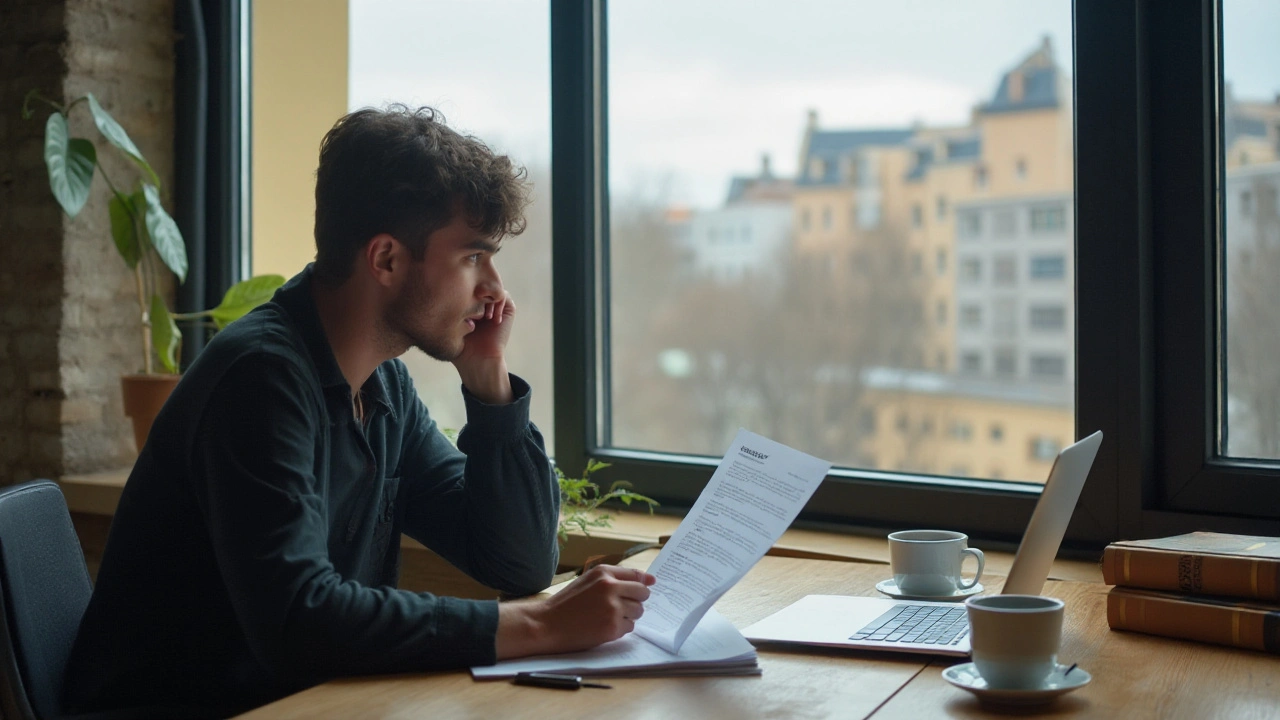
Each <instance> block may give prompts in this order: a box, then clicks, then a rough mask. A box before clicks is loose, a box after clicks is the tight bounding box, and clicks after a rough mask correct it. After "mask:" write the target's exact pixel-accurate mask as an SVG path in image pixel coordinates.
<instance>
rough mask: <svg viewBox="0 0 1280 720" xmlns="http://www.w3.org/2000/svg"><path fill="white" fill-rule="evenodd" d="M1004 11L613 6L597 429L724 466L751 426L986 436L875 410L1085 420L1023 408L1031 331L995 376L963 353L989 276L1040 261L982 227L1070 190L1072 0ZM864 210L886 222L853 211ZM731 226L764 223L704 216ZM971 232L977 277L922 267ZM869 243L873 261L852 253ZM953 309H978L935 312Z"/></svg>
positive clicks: (1029, 473)
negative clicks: (1021, 360)
mask: <svg viewBox="0 0 1280 720" xmlns="http://www.w3.org/2000/svg"><path fill="white" fill-rule="evenodd" d="M997 5H998V7H996V6H992V7H990V8H986V9H985V11H984V12H974V11H972V10H971V9H966V10H960V9H958V8H956V7H954V6H953V4H952V3H948V2H936V3H933V4H932V5H931V6H930V7H929V9H928V10H927V11H926V12H928V13H931V14H933V15H934V16H936V17H935V20H937V22H930V23H927V24H921V23H919V22H917V20H918V19H919V16H920V13H921V12H922V8H921V7H918V6H912V7H910V8H899V7H897V6H895V5H893V4H891V3H890V4H885V5H884V6H883V7H874V8H873V7H869V6H865V5H859V4H856V3H855V4H850V3H848V2H844V1H842V0H830V1H818V0H812V1H810V2H802V3H780V4H769V3H764V4H759V5H756V6H753V7H752V8H751V9H750V10H749V11H748V10H746V9H744V10H743V11H741V12H735V13H733V18H732V22H728V18H726V16H725V14H724V5H723V3H721V2H718V1H716V0H651V1H649V2H643V3H641V2H613V3H609V4H608V7H607V14H606V19H605V21H604V23H603V25H602V28H601V31H602V32H603V34H604V36H605V38H606V42H605V44H604V47H603V52H604V53H605V56H604V58H603V61H604V63H603V69H604V75H603V76H602V78H601V79H602V81H603V82H602V86H603V87H605V88H607V90H606V98H607V99H606V100H604V101H602V102H603V103H604V107H603V110H604V123H603V125H602V127H601V130H602V131H603V133H604V135H605V142H606V143H607V147H608V153H607V156H606V158H605V160H606V163H607V175H606V176H605V177H604V178H602V179H603V180H605V181H606V183H605V186H604V189H605V191H606V193H607V194H606V195H605V196H604V198H603V202H604V203H605V208H604V209H605V211H606V213H607V218H608V222H607V225H605V226H604V227H603V228H602V230H603V235H602V237H601V241H602V243H603V246H602V251H603V252H602V255H603V256H604V257H606V258H607V269H606V270H605V274H603V275H602V280H603V282H602V284H601V288H600V291H601V297H600V302H601V303H602V309H603V310H605V311H606V315H607V317H608V324H607V326H603V327H602V328H601V331H602V332H603V333H607V348H603V351H602V352H601V353H600V355H599V357H598V363H599V372H600V377H601V381H602V385H601V389H602V391H603V392H604V393H605V394H604V396H603V397H602V402H601V405H600V413H601V415H600V425H599V433H600V435H599V437H600V439H601V442H602V445H604V446H608V447H613V448H618V449H623V450H634V451H644V452H658V453H671V454H685V455H692V456H701V457H707V458H716V457H718V456H719V455H720V454H721V453H722V452H723V451H724V449H725V447H727V446H728V444H729V442H730V441H731V439H732V437H733V435H734V433H735V432H736V431H737V429H738V428H739V427H747V428H750V429H753V430H755V431H756V432H760V433H762V434H765V435H768V436H769V437H771V438H773V439H775V440H778V441H780V442H784V443H787V444H789V445H792V446H794V447H797V448H799V449H801V450H804V451H806V452H809V453H812V454H814V455H818V456H820V457H823V458H824V459H827V460H829V461H832V462H834V463H836V464H838V465H841V466H845V467H848V468H857V469H865V470H889V469H893V468H900V467H914V468H917V469H921V471H922V473H924V474H928V472H926V471H925V468H932V471H931V472H933V473H938V474H945V472H946V469H947V468H950V467H956V466H959V465H960V464H963V463H962V461H964V462H968V454H969V450H967V449H965V448H957V447H954V445H953V444H951V443H947V442H944V441H943V440H941V439H940V438H929V437H927V436H918V435H913V436H912V437H909V438H906V439H905V440H904V439H903V438H900V437H886V436H883V435H877V434H867V433H865V432H864V431H863V425H862V424H860V423H859V422H857V419H858V418H859V417H860V416H861V415H862V414H863V413H871V414H875V415H880V414H884V413H889V412H892V411H893V410H894V409H896V408H898V407H903V406H911V407H920V408H925V409H927V412H929V413H930V414H939V415H941V414H954V415H961V416H977V415H978V414H980V413H988V412H1005V413H1007V415H1008V416H1009V418H1010V419H1011V420H1012V421H1015V422H1017V423H1018V424H1020V425H1026V426H1028V427H1029V428H1030V427H1031V426H1035V427H1034V428H1032V429H1035V430H1036V431H1037V432H1042V433H1053V434H1069V433H1070V430H1071V428H1072V425H1073V408H1072V405H1071V403H1070V402H1069V401H1067V402H1063V398H1062V397H1061V396H1052V397H1050V396H1036V397H1037V399H1036V401H1035V402H1034V403H1029V402H1028V399H1027V392H1026V390H1025V389H1024V388H1023V387H1022V385H1024V384H1026V383H1027V382H1029V380H1027V379H1026V373H1025V372H1024V373H1023V374H1022V376H1023V377H1022V379H1020V378H1019V377H1018V374H1017V372H1016V367H1017V364H1016V362H1015V361H1014V358H1016V357H1017V356H1018V355H1020V354H1023V353H1025V352H1026V351H1027V348H1020V347H1003V348H1001V349H1000V351H999V352H998V353H997V354H996V360H995V361H994V362H992V363H991V364H990V365H989V367H990V371H989V373H988V374H987V375H986V376H981V373H979V377H978V378H976V380H977V381H978V382H977V383H975V382H973V381H974V380H975V378H973V377H972V375H973V373H972V372H968V373H966V374H965V375H964V376H961V374H960V373H959V370H960V368H957V367H953V366H948V365H947V364H945V359H946V358H951V357H955V355H956V349H957V347H958V345H964V344H966V343H967V342H968V341H970V340H972V341H973V342H972V343H968V344H979V343H982V342H985V341H988V340H989V339H990V338H989V329H988V328H986V327H985V326H984V324H983V322H982V318H983V316H984V315H986V314H988V313H990V309H991V306H992V303H993V301H994V299H993V298H992V297H991V288H992V287H994V286H1002V287H1005V288H1006V293H1007V292H1009V291H1013V292H1016V285H1017V284H1018V283H1017V274H1018V266H1019V265H1020V264H1021V263H1023V262H1025V260H1023V259H1022V258H1020V257H1019V256H1016V255H1014V254H1011V253H1010V251H1009V246H1008V245H1007V244H1006V245H1005V246H1003V247H1002V248H999V250H998V251H997V248H996V247H995V245H994V243H991V242H987V241H984V240H983V239H981V227H982V225H983V219H984V218H985V217H988V216H990V215H991V213H992V208H994V207H999V208H1000V212H1001V213H1003V214H1006V215H1013V214H1015V213H1018V212H1023V213H1025V212H1031V213H1032V214H1034V213H1036V212H1039V211H1040V210H1041V208H1042V207H1043V206H1044V198H1045V197H1047V196H1049V197H1053V196H1066V197H1069V196H1070V194H1071V192H1072V177H1073V176H1072V160H1073V153H1072V127H1073V125H1072V109H1071V78H1070V68H1071V66H1072V57H1071V18H1070V3H1069V2H1066V1H1065V0H1063V1H1061V2H1058V1H1054V0H1050V1H1044V2H1039V3H1035V4H1034V5H1035V8H1034V10H1031V9H1028V8H1026V7H1024V6H1023V5H1022V4H1019V3H1012V2H1010V3H1001V4H997ZM851 29H856V30H853V31H852V32H851ZM764 47H767V48H768V51H767V52H762V48H764ZM764 98H768V99H767V101H766V100H763V99H764ZM1020 165H1021V166H1022V167H1023V168H1024V170H1023V172H1022V173H1018V172H1017V168H1018V167H1019V166H1020ZM982 167H985V168H988V171H987V180H986V182H984V183H983V184H981V185H979V186H975V185H973V184H972V183H971V182H970V181H969V180H970V178H972V177H973V174H974V172H975V170H976V169H977V168H982ZM1027 167H1031V168H1036V169H1038V172H1027V171H1026V170H1025V168H1027ZM941 197H945V198H947V200H946V203H948V204H951V205H952V206H954V207H955V208H957V213H958V217H959V218H960V222H961V227H960V228H959V229H957V227H956V225H955V224H954V222H952V220H951V217H950V216H949V215H948V214H947V213H946V212H938V211H937V208H939V207H941V208H944V209H945V204H940V203H939V198H941ZM867 203H871V204H874V205H876V206H877V207H879V208H880V210H879V215H880V222H879V223H878V224H876V225H875V226H871V227H868V226H865V225H859V224H857V223H853V222H835V221H834V220H835V219H841V220H844V219H847V218H855V217H857V208H858V207H859V206H860V205H862V204H867ZM1063 207H1064V205H1063V204H1057V205H1054V206H1053V209H1054V210H1055V211H1056V212H1057V213H1058V216H1057V220H1056V226H1055V227H1056V229H1058V230H1063V229H1064V228H1065V227H1066V224H1065V221H1064V220H1063V219H1062V217H1061V216H1062V213H1063ZM1028 208H1030V210H1028ZM929 210H933V212H929ZM806 217H809V218H817V219H818V222H816V223H811V224H806V222H805V220H804V218H806ZM730 218H732V219H733V220H734V222H735V224H744V225H745V226H747V227H750V228H752V232H751V234H750V239H749V241H747V242H737V243H734V244H733V245H732V247H731V248H726V247H725V246H724V245H723V244H722V243H718V242H716V241H713V240H711V239H710V238H708V236H707V234H706V232H705V231H703V228H707V227H719V226H721V225H723V224H724V223H725V222H726V221H727V220H728V219H730ZM958 233H960V234H966V233H967V234H971V235H973V236H974V240H973V241H966V242H965V243H964V246H963V248H964V252H965V255H964V256H963V259H962V260H961V265H960V281H961V282H960V283H959V285H962V286H963V287H958V284H957V282H956V278H954V277H951V276H942V277H937V276H935V275H933V274H932V273H925V272H924V258H925V257H937V256H938V254H939V253H944V254H945V253H949V252H954V251H955V249H956V245H957V234H958ZM1060 245H1061V248H1060V249H1061V250H1062V251H1063V253H1064V255H1065V254H1066V253H1068V252H1069V251H1070V250H1071V247H1072V243H1071V241H1070V238H1067V239H1065V240H1063V241H1062V242H1061V243H1060ZM850 254H853V255H854V256H855V257H860V258H863V259H864V260H863V263H862V264H863V265H864V266H865V267H866V268H867V270H868V271H867V272H857V271H856V270H854V269H853V268H850V266H849V264H848V263H845V262H841V261H840V260H842V259H843V258H846V257H848V256H849V255H850ZM984 264H988V265H989V266H990V267H991V268H992V273H991V275H990V276H989V277H983V276H982V273H981V271H980V269H981V267H982V266H983V265H984ZM827 266H830V267H831V268H832V269H833V272H832V273H830V274H818V273H815V272H814V270H813V268H817V267H827ZM730 270H731V271H730ZM1010 288H1011V289H1012V290H1009V289H1010ZM1049 298H1053V299H1054V300H1056V301H1057V308H1058V313H1059V314H1058V315H1057V316H1055V317H1056V320H1055V324H1053V328H1055V329H1062V328H1063V327H1065V326H1066V325H1065V320H1064V319H1063V316H1062V308H1065V307H1069V306H1071V305H1072V303H1073V289H1072V288H1071V287H1070V286H1066V285H1063V286H1059V287H1057V288H1056V289H1054V290H1048V291H1046V290H1044V289H1043V288H1042V289H1040V294H1039V296H1038V300H1039V301H1041V302H1042V303H1043V302H1044V301H1046V300H1048V299H1049ZM940 305H943V306H951V305H955V306H957V307H959V315H958V317H957V318H954V319H953V318H951V317H949V316H947V315H946V314H942V315H939V314H936V313H926V312H924V309H925V308H936V307H938V306H940ZM1006 341H1011V342H1014V343H1017V342H1022V341H1024V338H1021V337H1016V336H1014V337H1010V338H1006ZM1061 345H1062V346H1061V347H1060V348H1059V350H1060V351H1061V352H1062V353H1064V354H1066V353H1070V352H1072V351H1073V347H1072V343H1071V338H1070V337H1065V336H1064V337H1063V339H1062V342H1061ZM671 352H679V353H681V354H682V357H687V358H689V360H690V363H689V365H688V366H682V367H681V372H680V373H679V374H678V375H672V374H671V372H670V371H669V368H665V367H664V366H663V365H662V363H661V362H660V361H659V359H660V358H661V357H663V356H664V354H666V353H671ZM938 358H943V363H938V362H937V359H938ZM927 378H938V379H939V382H932V383H931V382H926V381H925V380H926V379H927ZM995 380H1000V381H1001V384H1000V385H997V384H996V383H994V382H992V381H995ZM1001 387H1003V388H1004V389H1005V392H1003V393H1001V392H998V390H999V388H1001ZM926 457H927V458H928V461H927V462H924V461H922V460H921V458H926ZM1024 460H1025V459H1024V458H1022V457H1018V456H1017V455H1016V454H1013V453H1011V454H1010V457H1008V458H1006V460H1005V462H1002V463H1000V464H1001V465H1002V466H1004V467H1005V468H1006V470H1007V471H1006V473H1005V476H1004V477H1005V479H1006V480H1010V481H1025V482H1032V483H1036V482H1040V483H1042V482H1043V481H1044V479H1045V474H1044V470H1045V469H1044V468H1043V467H1042V466H1041V465H1040V464H1039V463H1028V462H1025V461H1024ZM985 464H986V463H984V465H985Z"/></svg>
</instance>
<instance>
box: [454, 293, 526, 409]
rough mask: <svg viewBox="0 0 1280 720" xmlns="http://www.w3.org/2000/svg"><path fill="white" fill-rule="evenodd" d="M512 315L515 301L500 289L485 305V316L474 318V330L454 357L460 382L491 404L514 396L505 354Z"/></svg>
mask: <svg viewBox="0 0 1280 720" xmlns="http://www.w3.org/2000/svg"><path fill="white" fill-rule="evenodd" d="M515 316H516V304H515V302H514V301H513V300H512V299H511V294H510V293H508V292H507V291H506V290H503V291H502V297H500V298H499V299H497V300H496V301H494V302H491V303H487V304H486V305H485V307H484V317H483V318H480V319H479V320H476V329H475V330H473V331H472V332H470V333H469V334H468V335H467V336H466V338H464V339H463V347H462V352H461V353H459V354H458V357H456V358H454V359H453V366H454V367H455V368H457V370H458V376H459V377H461V378H462V384H463V385H466V386H467V389H468V390H470V391H471V393H472V394H473V395H475V396H476V397H478V398H480V399H481V400H482V401H484V402H486V403H489V404H490V405H505V404H507V403H509V402H511V401H512V400H513V399H514V397H513V395H512V393H511V380H510V378H508V377H507V363H506V360H505V358H504V353H505V351H506V348H507V341H508V340H510V339H511V328H512V326H513V325H514V321H515Z"/></svg>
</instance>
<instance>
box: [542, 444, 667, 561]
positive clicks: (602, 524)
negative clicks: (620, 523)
mask: <svg viewBox="0 0 1280 720" xmlns="http://www.w3.org/2000/svg"><path fill="white" fill-rule="evenodd" d="M607 467H609V463H604V462H599V461H597V460H594V459H592V458H587V466H586V468H584V469H583V471H582V477H580V478H571V477H568V476H566V475H565V474H564V472H562V471H561V470H560V468H559V467H557V468H556V469H555V470H556V480H558V481H559V483H560V526H559V527H558V528H556V536H557V537H558V538H559V539H560V544H561V545H564V543H565V541H566V540H568V539H569V531H570V530H579V531H581V532H582V534H583V535H588V536H589V535H591V530H592V528H607V527H611V526H612V525H613V516H612V515H610V514H609V513H607V512H605V511H603V510H601V509H600V506H601V505H603V504H604V503H606V502H609V501H610V500H619V501H621V502H622V504H623V505H626V506H628V507H630V505H631V503H633V502H642V503H646V504H648V505H649V512H650V514H652V513H653V508H654V507H655V506H656V505H657V504H658V501H657V500H654V499H653V498H650V497H647V496H644V495H641V494H640V493H638V492H633V491H632V490H631V489H630V488H631V483H629V482H627V481H625V480H616V481H614V483H613V484H612V485H610V486H609V490H608V492H601V491H600V486H599V485H597V484H596V483H594V482H592V481H591V475H592V473H595V472H596V471H598V470H603V469H605V468H607Z"/></svg>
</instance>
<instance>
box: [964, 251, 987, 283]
mask: <svg viewBox="0 0 1280 720" xmlns="http://www.w3.org/2000/svg"><path fill="white" fill-rule="evenodd" d="M960 280H961V281H963V282H966V283H978V282H982V258H977V257H963V258H960Z"/></svg>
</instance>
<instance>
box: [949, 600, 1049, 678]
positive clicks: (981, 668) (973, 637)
mask: <svg viewBox="0 0 1280 720" xmlns="http://www.w3.org/2000/svg"><path fill="white" fill-rule="evenodd" d="M965 608H966V609H967V610H968V614H969V643H970V646H971V647H972V652H973V664H974V665H975V666H977V668H978V674H979V675H981V676H982V679H983V680H985V681H986V682H987V686H988V687H990V688H993V689H1001V690H1034V689H1036V688H1038V687H1041V686H1042V685H1043V684H1044V682H1045V680H1046V679H1047V678H1048V677H1049V675H1051V674H1052V673H1053V671H1054V670H1055V669H1056V668H1057V666H1058V646H1059V644H1060V643H1061V642H1062V616H1063V608H1064V605H1063V602H1062V601H1061V600H1058V599H1056V598H1050V597H1043V596H1040V595H991V596H988V597H974V598H969V599H968V600H967V601H966V602H965Z"/></svg>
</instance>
